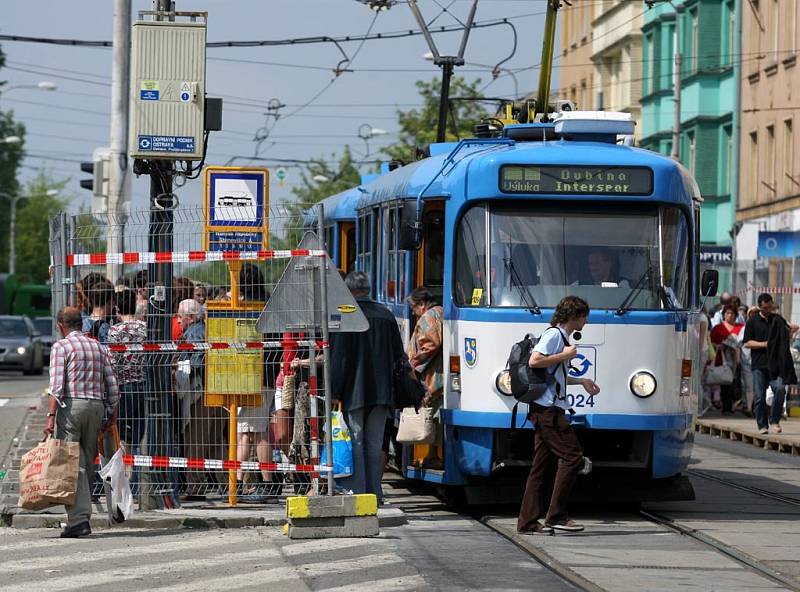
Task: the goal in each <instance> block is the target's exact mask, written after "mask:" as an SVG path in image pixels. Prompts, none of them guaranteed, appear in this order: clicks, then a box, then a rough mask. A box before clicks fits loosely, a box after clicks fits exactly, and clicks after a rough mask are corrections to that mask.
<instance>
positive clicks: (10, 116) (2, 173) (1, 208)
mask: <svg viewBox="0 0 800 592" xmlns="http://www.w3.org/2000/svg"><path fill="white" fill-rule="evenodd" d="M5 61H6V57H5V54H4V53H3V50H2V48H0V69H2V68H3V66H4V65H5ZM7 84H8V83H7V82H6V81H3V80H0V93H2V91H3V87H4V86H6V85H7ZM0 105H2V103H1V102H0ZM9 136H19V137H20V138H22V139H23V141H22V142H20V143H18V144H0V236H3V237H6V236H8V227H9V223H10V217H11V196H12V195H17V194H18V193H19V190H20V187H19V184H18V182H17V171H18V170H19V166H20V163H21V162H22V158H23V155H24V152H25V149H24V147H25V143H24V139H25V126H24V125H22V124H21V123H18V122H16V121H14V113H13V112H12V111H2V110H0V139H3V138H7V137H9ZM8 246H9V245H8V240H7V239H6V240H0V269H3V270H7V269H8ZM18 260H19V259H18ZM45 271H47V269H46V268H45Z"/></svg>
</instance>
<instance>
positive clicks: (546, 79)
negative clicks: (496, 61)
mask: <svg viewBox="0 0 800 592" xmlns="http://www.w3.org/2000/svg"><path fill="white" fill-rule="evenodd" d="M558 7H559V0H548V2H547V16H545V21H544V41H543V42H542V59H541V71H540V72H539V90H538V93H537V95H536V97H537V98H536V111H537V112H538V113H541V114H542V115H543V117H542V121H547V109H548V105H549V104H550V77H551V75H552V74H553V48H554V46H555V42H556V14H557V13H558Z"/></svg>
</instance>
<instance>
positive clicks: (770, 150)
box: [764, 125, 776, 193]
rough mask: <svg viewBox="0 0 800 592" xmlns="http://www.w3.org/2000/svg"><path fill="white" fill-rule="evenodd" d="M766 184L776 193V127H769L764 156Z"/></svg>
mask: <svg viewBox="0 0 800 592" xmlns="http://www.w3.org/2000/svg"><path fill="white" fill-rule="evenodd" d="M764 182H765V183H766V184H767V187H768V188H769V190H770V192H772V193H775V189H776V188H775V126H774V125H768V126H767V145H766V146H765V154H764Z"/></svg>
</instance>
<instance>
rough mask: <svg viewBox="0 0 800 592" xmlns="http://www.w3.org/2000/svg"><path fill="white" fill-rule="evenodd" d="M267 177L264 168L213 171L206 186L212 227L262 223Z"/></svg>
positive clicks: (246, 225)
mask: <svg viewBox="0 0 800 592" xmlns="http://www.w3.org/2000/svg"><path fill="white" fill-rule="evenodd" d="M265 179H266V175H265V173H264V172H262V171H258V172H256V171H253V172H249V171H214V170H212V171H210V172H209V173H208V175H207V188H206V192H207V200H208V201H207V209H206V211H207V212H208V226H209V229H213V228H226V227H228V228H229V227H250V228H260V227H262V226H263V225H264V204H265V191H266V184H265Z"/></svg>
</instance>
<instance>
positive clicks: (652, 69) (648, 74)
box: [642, 32, 656, 95]
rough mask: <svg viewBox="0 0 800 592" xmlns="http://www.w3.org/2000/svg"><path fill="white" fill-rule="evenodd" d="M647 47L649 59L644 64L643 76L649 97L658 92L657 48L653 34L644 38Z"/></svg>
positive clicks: (645, 90) (645, 91)
mask: <svg viewBox="0 0 800 592" xmlns="http://www.w3.org/2000/svg"><path fill="white" fill-rule="evenodd" d="M644 43H645V47H646V48H647V49H646V50H647V58H646V59H645V62H644V68H643V72H642V76H643V77H644V94H646V95H649V94H651V93H653V92H655V90H656V84H655V73H656V48H655V44H654V42H653V33H652V32H651V33H648V34H647V35H645V37H644Z"/></svg>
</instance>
